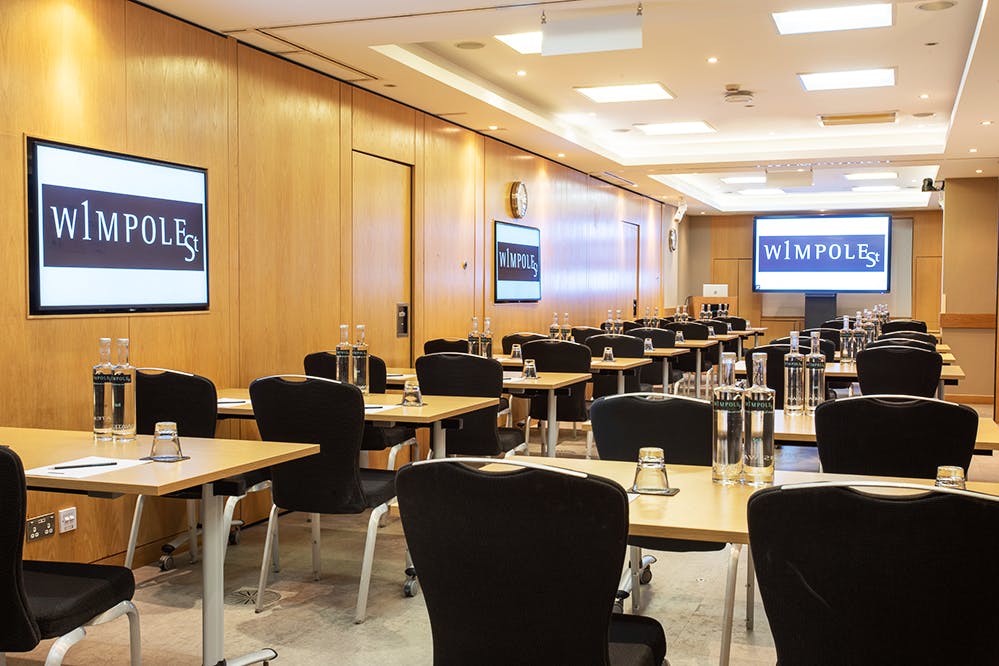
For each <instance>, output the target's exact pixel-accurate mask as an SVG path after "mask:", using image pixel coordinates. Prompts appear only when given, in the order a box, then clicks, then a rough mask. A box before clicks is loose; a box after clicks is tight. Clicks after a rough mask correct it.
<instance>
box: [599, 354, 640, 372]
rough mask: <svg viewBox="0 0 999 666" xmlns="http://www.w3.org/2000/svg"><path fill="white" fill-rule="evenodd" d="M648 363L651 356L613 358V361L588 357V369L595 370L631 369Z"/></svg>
mask: <svg viewBox="0 0 999 666" xmlns="http://www.w3.org/2000/svg"><path fill="white" fill-rule="evenodd" d="M650 363H652V359H651V358H615V359H614V360H613V361H605V360H603V359H601V358H597V357H594V358H592V359H590V369H591V370H597V371H600V370H603V371H614V370H631V369H633V368H638V367H641V366H643V365H649V364H650Z"/></svg>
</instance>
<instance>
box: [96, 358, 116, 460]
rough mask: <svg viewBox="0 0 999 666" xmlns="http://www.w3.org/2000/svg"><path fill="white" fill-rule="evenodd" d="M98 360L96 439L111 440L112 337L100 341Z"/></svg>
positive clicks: (98, 440)
mask: <svg viewBox="0 0 999 666" xmlns="http://www.w3.org/2000/svg"><path fill="white" fill-rule="evenodd" d="M97 347H98V358H99V360H98V362H97V365H95V366H94V372H93V380H94V441H95V442H110V441H111V439H112V435H111V424H112V423H113V421H114V420H113V416H112V410H111V381H112V380H111V378H112V376H113V367H114V366H112V365H111V338H101V339H100V340H99V341H98V345H97Z"/></svg>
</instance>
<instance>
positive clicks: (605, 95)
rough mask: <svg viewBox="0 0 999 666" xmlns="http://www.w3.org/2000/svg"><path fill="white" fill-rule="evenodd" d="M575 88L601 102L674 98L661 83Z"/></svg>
mask: <svg viewBox="0 0 999 666" xmlns="http://www.w3.org/2000/svg"><path fill="white" fill-rule="evenodd" d="M574 90H575V91H576V92H578V93H580V94H582V95H586V96H587V97H589V98H590V99H591V100H593V101H594V102H598V103H600V104H606V103H608V102H645V101H648V100H655V99H673V95H672V94H671V93H670V92H669V91H668V90H666V88H664V87H663V85H662V84H661V83H631V84H625V85H620V86H587V87H584V86H577V87H576V88H574Z"/></svg>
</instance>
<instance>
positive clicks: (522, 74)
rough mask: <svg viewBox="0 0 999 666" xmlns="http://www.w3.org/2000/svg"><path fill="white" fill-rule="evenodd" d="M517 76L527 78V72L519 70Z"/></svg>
mask: <svg viewBox="0 0 999 666" xmlns="http://www.w3.org/2000/svg"><path fill="white" fill-rule="evenodd" d="M517 76H527V72H526V71H524V70H522V69H518V70H517Z"/></svg>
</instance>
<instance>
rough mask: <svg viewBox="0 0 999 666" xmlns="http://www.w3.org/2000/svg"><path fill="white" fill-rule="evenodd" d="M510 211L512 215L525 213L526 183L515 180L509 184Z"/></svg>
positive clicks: (516, 215) (517, 215)
mask: <svg viewBox="0 0 999 666" xmlns="http://www.w3.org/2000/svg"><path fill="white" fill-rule="evenodd" d="M510 211H511V212H512V213H513V216H514V217H524V216H525V215H527V185H525V184H524V183H523V181H520V180H515V181H514V182H513V183H512V184H511V185H510Z"/></svg>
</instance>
